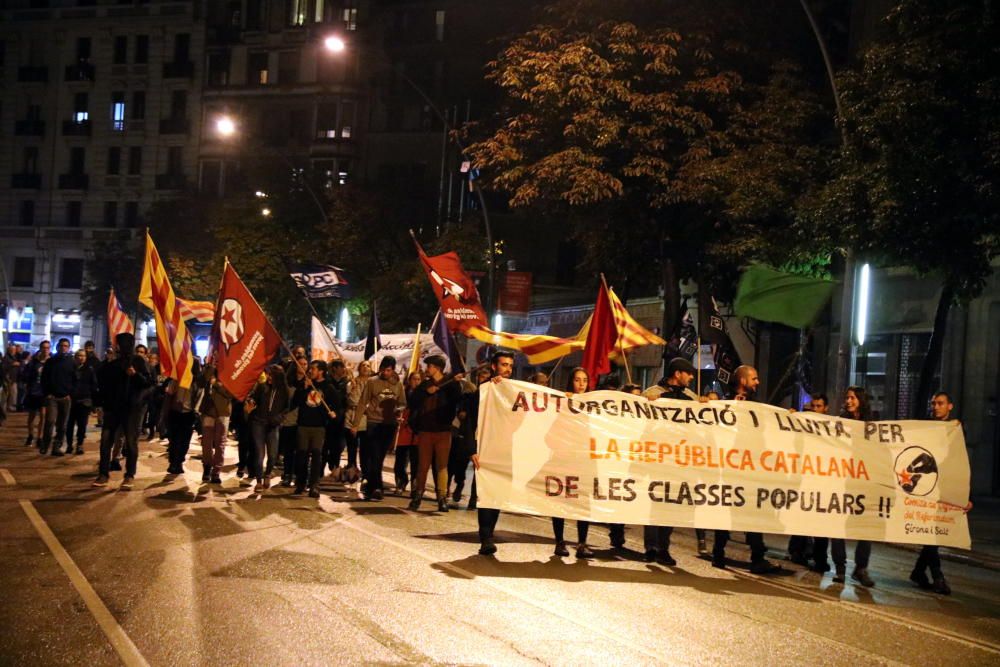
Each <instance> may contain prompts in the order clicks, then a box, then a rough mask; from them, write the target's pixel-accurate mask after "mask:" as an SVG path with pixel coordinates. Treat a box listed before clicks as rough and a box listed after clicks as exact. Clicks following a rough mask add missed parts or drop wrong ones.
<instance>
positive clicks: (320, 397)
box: [292, 360, 337, 498]
mask: <svg viewBox="0 0 1000 667" xmlns="http://www.w3.org/2000/svg"><path fill="white" fill-rule="evenodd" d="M326 369H327V366H326V362H325V361H322V360H316V361H313V362H311V363H310V364H309V368H308V369H307V370H306V371H305V372H304V373H303V372H302V371H301V368H300V370H299V371H298V373H297V374H296V378H295V380H294V381H293V382H294V384H295V396H294V398H293V399H292V407H294V408H297V409H298V411H299V419H298V424H297V426H298V444H297V446H296V448H295V468H296V471H295V494H296V495H298V494H301V493H302V492H303V491H305V490H306V484H307V483H308V486H309V497H310V498H319V489H318V488H317V486H316V485H317V484H318V483H319V478H320V477H322V476H323V445H324V442H325V440H326V425H327V423H328V422H329V421H330V420H332V419H336V418H337V413H336V412H334V411H333V410H332V409H331V408H330V406H331V405H332V404H333V402H334V401H335V400H336V397H335V396H334V388H333V385H331V384H330V383H329V382H328V381H327V379H326ZM299 374H301V375H299Z"/></svg>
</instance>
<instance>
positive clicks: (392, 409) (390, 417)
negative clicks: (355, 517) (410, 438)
mask: <svg viewBox="0 0 1000 667" xmlns="http://www.w3.org/2000/svg"><path fill="white" fill-rule="evenodd" d="M405 406H406V398H405V397H404V396H403V383H402V382H400V380H399V375H397V374H396V358H395V357H392V356H385V357H383V358H382V361H381V362H380V363H379V366H378V375H376V376H375V377H373V378H372V379H370V380H369V381H368V383H367V384H366V385H365V387H364V389H363V390H362V392H361V398H360V399H359V400H358V409H359V410H361V411H362V412H363V413H364V415H365V418H366V419H367V422H368V424H367V428H366V430H365V431H364V435H363V436H362V438H361V475H362V477H364V480H365V482H364V487H363V496H364V499H365V500H382V496H383V486H382V465H383V464H384V463H385V455H386V453H387V452H388V451H389V449H390V448H391V447H392V443H393V442H394V441H395V439H396V427H397V426H398V419H399V416H400V414H402V412H403V408H404V407H405Z"/></svg>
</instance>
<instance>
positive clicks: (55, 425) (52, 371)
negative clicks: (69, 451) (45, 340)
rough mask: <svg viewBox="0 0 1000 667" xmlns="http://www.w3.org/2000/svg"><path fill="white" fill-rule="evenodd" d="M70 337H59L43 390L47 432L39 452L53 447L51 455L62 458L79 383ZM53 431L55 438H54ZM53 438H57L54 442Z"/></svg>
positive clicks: (48, 366)
mask: <svg viewBox="0 0 1000 667" xmlns="http://www.w3.org/2000/svg"><path fill="white" fill-rule="evenodd" d="M69 348H70V343H69V339H68V338H60V339H59V342H58V343H57V344H56V350H57V352H56V354H55V355H54V356H53V357H52V358H51V359H49V361H48V362H47V363H46V364H45V366H44V368H43V369H42V389H43V391H44V392H45V429H44V430H43V431H42V441H41V443H40V444H39V447H38V449H39V451H40V452H41V453H42V454H44V453H45V452H46V450H49V449H50V448H51V453H52V456H62V455H63V450H62V446H63V441H64V440H65V438H66V424H67V422H69V411H70V408H72V407H73V397H72V393H73V384H74V383H75V381H76V362H75V361H74V360H73V355H72V354H71V353H70V351H69ZM53 431H55V435H54V436H53ZM53 437H54V439H53Z"/></svg>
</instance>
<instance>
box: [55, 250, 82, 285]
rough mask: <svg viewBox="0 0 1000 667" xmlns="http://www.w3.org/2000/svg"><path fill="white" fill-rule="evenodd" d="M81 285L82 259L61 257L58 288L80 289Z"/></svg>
mask: <svg viewBox="0 0 1000 667" xmlns="http://www.w3.org/2000/svg"><path fill="white" fill-rule="evenodd" d="M81 287H83V260H82V259H78V258H76V257H63V258H62V260H61V261H60V262H59V289H80V288H81Z"/></svg>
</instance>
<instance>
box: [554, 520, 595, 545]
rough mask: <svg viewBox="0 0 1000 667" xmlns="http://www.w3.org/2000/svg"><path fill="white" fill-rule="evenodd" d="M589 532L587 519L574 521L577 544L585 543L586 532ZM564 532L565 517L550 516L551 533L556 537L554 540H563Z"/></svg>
mask: <svg viewBox="0 0 1000 667" xmlns="http://www.w3.org/2000/svg"><path fill="white" fill-rule="evenodd" d="M589 532H590V522H589V521H577V522H576V539H577V542H578V543H579V544H586V543H587V533H589ZM565 533H566V519H563V518H561V517H557V516H554V517H552V534H553V535H554V536H555V538H556V542H565V541H566V540H565V539H564V536H565Z"/></svg>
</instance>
